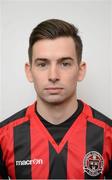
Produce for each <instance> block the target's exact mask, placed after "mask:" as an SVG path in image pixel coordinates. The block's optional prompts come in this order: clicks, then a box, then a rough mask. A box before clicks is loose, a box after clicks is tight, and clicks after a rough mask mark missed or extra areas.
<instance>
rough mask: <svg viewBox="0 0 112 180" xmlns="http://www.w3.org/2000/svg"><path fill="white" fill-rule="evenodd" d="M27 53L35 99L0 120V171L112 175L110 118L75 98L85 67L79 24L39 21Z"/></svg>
mask: <svg viewBox="0 0 112 180" xmlns="http://www.w3.org/2000/svg"><path fill="white" fill-rule="evenodd" d="M28 53H29V63H26V64H25V70H26V75H27V78H28V80H29V81H30V82H33V83H34V87H35V91H36V95H37V101H36V102H35V103H34V104H33V105H30V106H28V107H27V108H25V109H23V110H21V111H20V112H18V113H16V114H15V115H13V116H11V117H10V118H8V119H7V120H5V121H3V122H2V123H1V125H0V127H1V129H0V177H1V178H3V179H4V178H8V177H10V178H11V179H104V178H105V179H106V178H107V179H108V178H110V179H112V128H111V127H112V121H111V120H110V119H109V118H107V117H106V116H104V115H103V114H101V113H99V112H98V111H96V110H95V109H93V108H92V107H90V106H89V105H87V104H85V103H84V102H83V101H81V100H77V92H76V88H77V82H78V81H82V80H83V78H84V75H85V71H86V63H85V62H83V61H81V59H82V41H81V38H80V37H79V35H78V30H77V28H76V27H75V26H73V25H72V24H70V23H68V22H65V21H62V20H58V19H50V20H46V21H44V22H42V23H40V24H39V25H38V26H37V27H35V28H34V29H33V31H32V33H31V36H30V40H29V51H28Z"/></svg>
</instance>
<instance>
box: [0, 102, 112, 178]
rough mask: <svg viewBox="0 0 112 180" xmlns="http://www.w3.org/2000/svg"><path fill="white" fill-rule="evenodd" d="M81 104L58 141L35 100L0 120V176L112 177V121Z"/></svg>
mask: <svg viewBox="0 0 112 180" xmlns="http://www.w3.org/2000/svg"><path fill="white" fill-rule="evenodd" d="M82 104H83V108H82V110H81V112H80V113H79V114H77V116H76V119H74V121H73V123H72V124H71V126H70V127H69V128H68V130H67V131H66V133H65V134H64V136H63V138H62V139H61V141H59V142H58V143H57V142H56V140H55V138H54V137H53V136H52V134H51V133H50V132H49V130H48V129H47V128H46V127H45V125H44V124H43V123H42V120H40V116H39V115H38V114H37V113H36V111H35V103H34V104H33V105H30V106H28V107H27V108H25V109H23V110H21V111H20V112H18V113H16V114H15V115H13V116H11V117H10V118H8V119H7V120H5V121H3V122H1V124H0V178H1V179H8V178H10V179H109V178H110V179H112V121H111V120H110V119H109V118H107V117H106V116H104V115H103V114H101V113H100V112H98V111H96V110H95V109H93V108H92V107H90V106H89V105H87V104H85V103H84V102H82ZM72 118H73V117H72ZM50 128H52V127H50ZM53 128H55V127H54V126H53ZM53 131H55V129H54V130H53ZM62 131H63V129H62Z"/></svg>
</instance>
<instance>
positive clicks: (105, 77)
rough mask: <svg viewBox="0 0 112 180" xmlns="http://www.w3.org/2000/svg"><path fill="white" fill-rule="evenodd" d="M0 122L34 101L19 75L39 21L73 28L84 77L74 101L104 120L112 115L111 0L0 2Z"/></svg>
mask: <svg viewBox="0 0 112 180" xmlns="http://www.w3.org/2000/svg"><path fill="white" fill-rule="evenodd" d="M0 5H1V8H0V10H1V16H0V19H1V21H2V22H0V23H1V27H2V29H1V48H0V53H1V61H0V68H1V69H0V72H1V73H0V75H1V76H0V78H1V79H0V87H1V89H0V111H1V112H0V114H1V118H0V120H3V119H4V118H7V117H8V116H10V115H12V114H13V113H15V112H17V111H19V110H20V109H22V108H24V107H26V106H27V105H29V104H31V103H32V102H34V101H35V97H36V96H35V92H34V88H33V84H30V83H29V82H28V81H27V79H26V77H25V73H24V64H25V62H26V61H27V60H28V56H27V49H28V38H29V35H30V33H31V31H32V29H33V28H34V27H35V26H36V25H37V24H38V23H40V22H41V21H43V20H46V19H49V18H60V19H63V20H66V21H69V22H71V23H73V24H74V25H75V26H77V27H78V28H79V31H80V36H81V38H82V40H83V45H84V49H83V59H84V60H85V61H86V62H87V74H86V78H85V80H84V81H83V82H80V83H79V84H78V98H80V99H83V100H84V101H86V102H87V103H88V104H90V105H91V106H93V107H94V108H96V109H98V110H99V111H101V112H103V113H104V114H106V115H107V116H109V117H112V116H111V112H112V72H111V70H112V2H111V0H94V1H92V0H91V1H89V0H88V1H86V0H77V1H76V0H72V1H71V0H63V1H61V0H60V1H58V0H57V1H56V0H53V1H52V0H51V1H47V0H41V1H38V0H35V1H34V0H32V1H31V0H29V1H28V0H13V1H12V0H1V1H0Z"/></svg>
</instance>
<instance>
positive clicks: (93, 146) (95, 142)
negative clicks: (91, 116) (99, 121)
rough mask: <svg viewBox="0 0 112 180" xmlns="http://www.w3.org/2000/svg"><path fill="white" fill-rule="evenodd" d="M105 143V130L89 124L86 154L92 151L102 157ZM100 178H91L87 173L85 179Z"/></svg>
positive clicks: (97, 177) (94, 177)
mask: <svg viewBox="0 0 112 180" xmlns="http://www.w3.org/2000/svg"><path fill="white" fill-rule="evenodd" d="M103 142H104V130H103V128H101V127H99V126H97V125H95V124H93V123H91V122H89V121H88V122H87V131H86V153H88V152H90V151H96V152H98V153H100V154H101V155H102V153H103ZM99 177H100V175H99V176H93V177H92V176H89V175H88V174H87V173H85V179H99Z"/></svg>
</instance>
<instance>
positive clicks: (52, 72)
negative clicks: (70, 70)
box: [48, 65, 60, 83]
mask: <svg viewBox="0 0 112 180" xmlns="http://www.w3.org/2000/svg"><path fill="white" fill-rule="evenodd" d="M48 79H49V81H51V82H52V83H56V82H57V81H59V79H60V73H59V70H58V67H57V66H56V65H52V66H51V67H50V69H49V75H48Z"/></svg>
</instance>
